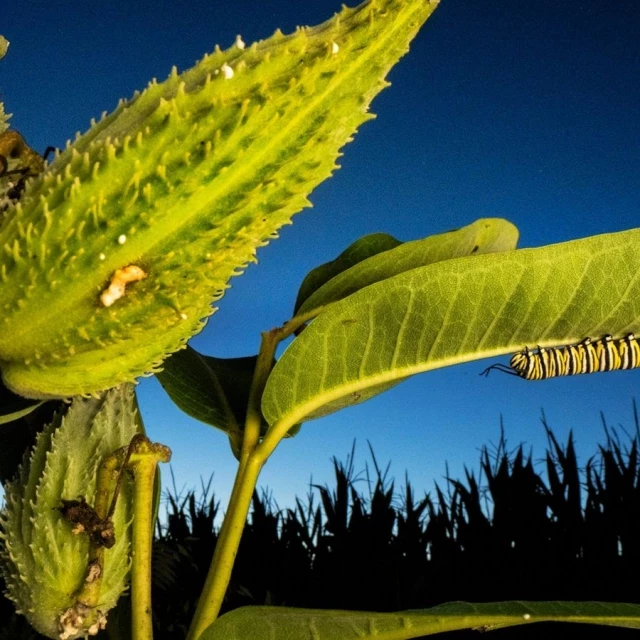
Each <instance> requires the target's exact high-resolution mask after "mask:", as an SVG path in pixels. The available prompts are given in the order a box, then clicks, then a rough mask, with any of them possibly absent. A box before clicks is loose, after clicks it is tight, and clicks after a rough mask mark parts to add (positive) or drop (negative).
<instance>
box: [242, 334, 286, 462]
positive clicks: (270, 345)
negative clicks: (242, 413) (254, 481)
mask: <svg viewBox="0 0 640 640" xmlns="http://www.w3.org/2000/svg"><path fill="white" fill-rule="evenodd" d="M280 333H281V330H280V329H272V330H271V331H267V332H265V333H263V334H262V342H261V344H260V352H259V353H258V359H257V361H256V368H255V371H254V373H253V380H252V381H251V389H250V391H249V403H248V406H247V418H246V420H245V426H244V437H243V441H242V453H241V456H240V466H241V467H242V466H244V465H245V464H246V462H247V460H248V458H249V456H250V455H251V453H252V452H253V450H254V449H255V448H256V446H257V445H258V441H259V440H260V427H261V426H262V410H261V408H260V403H261V401H262V393H263V391H264V387H265V385H266V384H267V378H268V377H269V374H270V373H271V369H272V367H273V357H274V355H275V352H276V348H277V347H278V344H279V342H280V340H281V339H282V338H281V337H280Z"/></svg>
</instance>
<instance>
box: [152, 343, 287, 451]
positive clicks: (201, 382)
mask: <svg viewBox="0 0 640 640" xmlns="http://www.w3.org/2000/svg"><path fill="white" fill-rule="evenodd" d="M256 360H257V356H248V357H245V358H214V357H213V356H205V355H203V354H201V353H199V352H198V351H196V350H195V349H192V348H191V347H189V346H187V348H186V349H183V350H182V351H178V352H177V353H174V354H173V355H172V356H171V357H170V358H169V359H168V360H166V361H165V363H164V369H163V371H160V372H158V373H157V374H156V377H157V378H158V380H159V382H160V384H161V385H162V388H163V389H164V390H165V391H166V392H167V394H168V395H169V397H170V398H171V400H173V402H175V404H176V405H177V406H178V407H179V408H180V409H182V411H184V412H185V413H186V414H187V415H188V416H191V417H192V418H195V419H196V420H200V422H204V423H205V424H208V425H211V426H212V427H216V428H218V429H220V430H222V431H224V432H225V433H226V434H227V435H228V436H229V439H230V442H231V447H232V449H233V451H234V454H236V455H238V454H239V449H238V445H239V443H240V440H241V434H242V430H243V428H244V422H245V419H246V416H247V406H248V404H249V392H250V390H251V383H252V381H253V373H254V369H255V367H256ZM267 426H268V425H267V422H266V420H265V421H263V424H262V432H263V433H264V432H265V431H266V430H267ZM298 430H299V428H298V429H295V430H292V431H291V432H290V433H289V434H288V435H295V434H296V433H297V431H298Z"/></svg>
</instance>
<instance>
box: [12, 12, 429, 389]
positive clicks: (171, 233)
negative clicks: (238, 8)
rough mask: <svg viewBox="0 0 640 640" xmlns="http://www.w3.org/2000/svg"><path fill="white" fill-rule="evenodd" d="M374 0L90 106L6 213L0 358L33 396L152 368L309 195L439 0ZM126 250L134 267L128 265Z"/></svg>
mask: <svg viewBox="0 0 640 640" xmlns="http://www.w3.org/2000/svg"><path fill="white" fill-rule="evenodd" d="M436 5H437V2H436V1H435V0H432V1H431V2H430V1H429V0H369V1H367V2H365V3H363V4H362V5H360V6H359V7H357V8H355V9H351V8H347V7H344V8H343V9H342V11H341V12H340V13H338V14H336V15H335V16H334V17H333V18H332V19H331V20H329V21H327V22H326V23H324V24H322V25H319V26H318V27H315V28H307V27H304V28H298V29H297V30H296V31H295V33H293V34H291V35H287V36H285V35H283V34H282V33H280V32H276V33H275V34H274V35H273V36H272V37H271V38H269V39H267V40H264V41H260V42H257V43H254V44H253V45H251V46H245V45H244V43H243V42H242V40H241V38H240V37H238V39H237V40H236V43H235V44H234V45H233V46H231V47H230V48H229V49H227V50H226V51H221V50H220V49H216V51H215V52H214V53H213V54H211V55H207V56H205V57H204V58H203V59H202V60H201V61H200V62H198V63H197V64H196V66H195V67H193V68H192V69H191V70H189V71H187V72H185V73H183V74H178V73H177V71H176V70H175V69H174V71H173V72H172V73H171V75H170V76H169V78H168V79H167V80H166V81H165V82H162V83H156V82H155V81H153V82H151V83H150V84H149V86H148V87H147V88H146V89H145V90H144V91H143V92H142V93H140V94H138V95H137V96H134V98H133V99H132V100H131V101H129V102H121V104H120V105H119V106H118V108H117V109H116V110H115V112H114V113H112V114H111V115H109V116H106V117H104V118H103V120H102V121H101V122H99V123H97V124H94V125H93V126H92V128H91V129H90V130H89V131H88V132H87V133H86V134H85V135H83V136H80V137H79V138H78V139H77V140H76V141H75V142H74V143H73V144H71V145H69V147H68V148H67V149H66V150H65V151H64V152H63V153H62V154H61V155H60V156H59V157H57V158H56V159H55V160H54V161H53V163H52V164H51V166H50V167H49V168H48V169H47V170H46V171H45V172H44V173H43V174H42V176H40V177H38V178H36V179H34V180H33V181H32V182H31V183H30V185H29V186H28V187H27V189H26V192H25V194H24V196H23V198H22V200H21V201H20V202H19V203H18V204H17V205H16V206H15V208H13V209H12V210H10V211H8V212H7V214H6V215H5V220H4V222H3V223H2V225H1V226H0V291H1V295H0V368H1V369H2V373H3V378H4V381H5V383H6V384H7V386H9V387H10V388H11V389H12V390H13V391H15V392H17V393H19V394H22V395H24V396H27V397H34V398H47V397H67V396H71V395H76V394H89V393H94V392H96V391H99V390H102V389H106V388H109V387H112V386H114V385H115V384H118V383H120V382H124V381H133V380H134V379H135V378H136V377H138V376H140V375H142V374H151V373H153V372H155V371H157V370H158V368H159V367H160V364H161V362H162V360H163V359H164V358H165V357H166V356H167V355H168V354H170V353H172V352H174V351H176V350H177V349H179V348H181V347H182V346H184V344H185V343H186V341H187V340H188V339H189V338H190V337H191V336H193V335H194V334H195V333H197V332H198V331H200V330H201V329H202V327H203V326H204V322H205V320H206V318H207V317H208V316H209V315H210V314H211V313H213V311H214V309H213V308H212V306H211V305H212V303H213V302H215V301H216V300H218V299H219V298H220V297H221V296H222V294H223V292H224V290H225V288H226V287H228V281H229V279H230V278H231V276H233V275H238V274H239V273H241V272H242V270H243V269H244V268H245V267H246V266H247V264H248V263H250V262H252V261H255V252H256V249H257V248H258V247H260V246H263V245H265V244H267V242H268V241H269V240H270V239H273V238H275V237H277V229H278V228H279V227H281V226H282V225H283V224H289V223H290V220H291V216H292V215H293V214H294V213H296V212H297V211H300V210H301V209H303V208H304V207H308V206H310V204H309V201H308V200H307V196H308V194H309V193H310V192H311V190H312V189H313V188H314V187H316V186H317V185H318V184H319V183H320V182H321V181H323V180H324V179H326V178H327V177H329V176H330V175H331V173H332V172H333V170H334V169H335V168H336V167H337V165H336V164H335V161H336V159H337V158H338V156H339V155H340V154H339V150H340V148H341V147H342V146H344V144H345V143H347V142H349V141H350V140H351V138H352V135H353V134H354V132H355V131H356V129H357V127H358V126H359V125H360V124H362V123H363V122H365V121H366V120H369V119H371V118H372V117H373V116H372V114H370V113H368V107H369V104H370V102H371V101H372V99H373V98H374V96H375V95H376V94H377V93H378V92H379V91H380V90H381V89H383V88H384V87H385V86H387V84H388V83H386V82H385V80H384V77H385V75H386V74H387V72H388V71H389V69H390V68H391V67H392V66H393V64H395V62H396V61H397V60H398V59H399V58H400V57H401V56H402V55H403V54H404V53H405V52H406V51H407V50H408V43H409V41H410V40H411V39H412V38H413V36H414V35H415V34H416V33H417V31H418V29H419V28H420V26H421V24H422V23H423V22H424V21H425V20H426V19H427V17H428V16H429V15H430V14H431V13H432V11H433V10H434V8H435V7H436ZM129 268H135V269H138V270H139V271H138V272H137V273H138V276H139V277H137V278H135V279H130V280H126V279H125V280H124V281H123V280H122V279H121V274H122V272H123V270H126V269H129Z"/></svg>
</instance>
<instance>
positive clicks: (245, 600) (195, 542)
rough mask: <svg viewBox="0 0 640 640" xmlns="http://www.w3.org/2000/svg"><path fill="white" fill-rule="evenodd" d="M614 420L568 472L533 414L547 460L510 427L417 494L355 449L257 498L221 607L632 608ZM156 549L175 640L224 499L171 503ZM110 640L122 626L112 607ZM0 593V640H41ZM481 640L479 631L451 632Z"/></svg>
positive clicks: (621, 447) (520, 632)
mask: <svg viewBox="0 0 640 640" xmlns="http://www.w3.org/2000/svg"><path fill="white" fill-rule="evenodd" d="M634 416H635V428H634V432H633V433H627V432H625V431H622V434H621V433H619V432H618V431H616V430H615V429H611V428H608V427H607V426H606V424H605V423H604V418H603V424H604V434H605V444H604V445H601V446H600V447H599V449H598V451H597V452H596V453H595V454H594V455H593V456H592V457H591V458H589V460H588V461H587V463H586V465H585V466H584V467H583V468H580V467H579V466H578V461H577V458H576V453H575V448H574V438H573V434H572V433H570V434H569V437H568V439H567V442H566V444H564V445H562V444H561V443H560V442H559V441H558V439H557V438H556V436H555V435H554V434H553V432H552V431H551V429H550V428H549V426H548V425H547V422H546V420H545V418H544V416H543V420H542V422H543V426H544V428H545V430H546V434H547V437H548V449H547V452H546V455H545V458H544V460H542V461H541V463H540V464H534V460H533V458H532V454H531V453H525V450H524V447H523V445H519V446H518V447H516V448H515V449H513V450H508V448H507V441H506V439H505V437H504V432H503V430H502V429H501V437H500V440H499V442H498V444H497V445H496V446H495V447H493V448H489V447H486V446H485V447H484V448H483V449H482V451H481V454H480V469H479V471H478V472H477V473H473V472H472V471H470V470H469V469H467V468H465V474H464V476H465V477H464V479H462V480H456V479H453V478H449V477H447V478H446V481H445V484H444V486H440V485H438V484H436V486H435V489H434V491H433V492H432V493H431V494H428V495H425V496H424V497H422V498H417V497H416V493H415V491H414V489H413V488H412V486H411V484H410V483H409V480H408V479H405V483H404V486H403V487H402V489H401V490H400V491H396V486H395V483H394V481H393V480H391V479H390V478H389V473H388V472H389V467H388V466H387V467H386V468H384V469H383V468H382V467H381V466H380V465H379V464H378V461H377V459H376V457H375V455H374V452H373V451H371V461H372V462H371V465H367V467H366V469H365V470H364V472H362V473H360V474H356V471H355V468H354V449H352V451H351V453H350V454H349V455H348V456H347V458H346V461H345V462H341V461H339V460H337V459H336V458H334V460H333V466H334V473H335V484H334V486H333V487H328V486H319V485H311V486H310V489H309V493H308V495H307V496H306V497H305V498H304V499H301V498H297V499H296V503H295V506H294V507H292V508H287V509H279V508H278V506H277V503H276V502H275V500H274V499H273V496H272V495H270V494H268V493H266V492H263V493H262V494H260V495H258V494H256V495H254V498H253V509H252V514H251V517H250V521H249V523H248V525H247V527H246V529H245V531H244V534H243V538H242V543H241V546H240V551H239V554H238V558H237V561H236V564H235V567H234V572H233V578H232V582H231V585H230V589H229V593H228V595H227V598H226V601H225V606H224V611H229V610H231V609H233V608H236V607H239V606H242V605H250V604H273V605H286V606H295V607H314V608H327V609H352V610H370V611H398V610H403V609H421V608H426V607H431V606H434V605H437V604H440V603H443V602H447V601H452V600H466V601H475V602H492V601H500V600H541V599H544V600H600V601H604V602H606V601H611V602H616V601H619V602H640V593H639V592H638V589H637V581H638V577H639V575H640V463H639V459H638V458H639V450H638V448H639V439H640V424H639V421H638V415H637V411H636V407H635V404H634ZM165 500H166V502H165V507H166V513H165V517H164V518H162V519H161V521H160V522H159V524H158V527H157V532H156V539H155V542H154V566H153V569H154V574H153V575H154V585H153V590H154V593H153V598H154V601H153V602H154V622H155V626H156V628H155V637H156V638H157V639H159V640H163V639H164V638H167V639H169V638H177V639H179V638H183V637H184V636H185V634H186V631H187V628H188V624H189V621H190V619H191V616H192V614H193V611H194V609H195V605H196V601H197V597H198V595H199V593H200V590H201V588H202V584H203V582H204V579H205V575H206V571H207V568H208V566H209V562H210V560H211V555H212V552H213V549H214V547H215V543H216V539H217V526H216V516H217V515H218V513H219V503H218V502H217V501H216V500H215V496H214V495H213V493H212V492H211V481H209V484H207V485H204V484H203V486H202V487H201V490H200V493H199V496H198V495H197V494H196V492H195V491H193V490H192V491H188V492H186V493H184V495H183V494H182V493H181V492H179V491H178V490H177V489H176V486H175V482H174V484H173V490H172V491H170V492H168V493H167V495H166V498H165ZM126 606H127V598H124V599H123V601H122V604H121V605H119V607H118V609H117V610H116V612H115V616H114V618H115V621H114V620H112V621H111V622H112V629H111V637H113V638H120V637H125V636H121V635H119V634H118V624H117V618H118V612H119V613H120V615H122V610H123V608H124V607H126ZM23 620H24V619H23V618H21V617H17V616H15V615H12V605H11V604H10V603H9V602H8V601H7V600H6V599H0V638H1V639H5V638H6V639H12V640H13V639H26V638H38V637H40V636H38V635H37V634H35V633H34V632H31V631H29V629H28V627H27V625H26V623H25V622H23ZM568 633H570V634H579V635H580V637H581V638H607V639H608V638H626V637H629V638H631V637H632V636H633V637H637V631H634V630H627V629H616V628H611V627H595V626H589V625H579V626H578V625H571V626H570V627H569V626H567V625H562V624H557V625H549V624H534V625H530V626H524V627H513V628H509V629H502V630H497V631H493V632H492V634H491V637H495V638H497V639H498V640H500V639H506V638H556V637H557V638H565V637H567V634H568ZM446 637H447V638H449V639H458V638H476V637H478V632H477V631H464V632H455V633H449V634H447V635H446Z"/></svg>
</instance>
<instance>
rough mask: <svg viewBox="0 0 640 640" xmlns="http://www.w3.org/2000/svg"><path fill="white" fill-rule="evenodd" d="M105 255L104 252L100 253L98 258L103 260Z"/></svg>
mask: <svg viewBox="0 0 640 640" xmlns="http://www.w3.org/2000/svg"><path fill="white" fill-rule="evenodd" d="M106 257H107V256H105V255H104V253H101V254H100V255H99V256H98V258H100V260H104V259H105V258H106Z"/></svg>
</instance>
